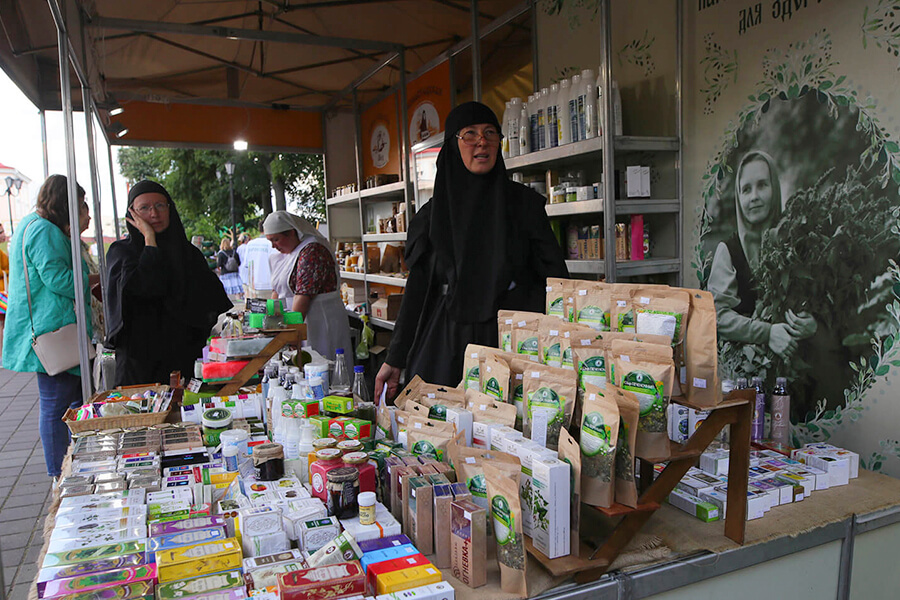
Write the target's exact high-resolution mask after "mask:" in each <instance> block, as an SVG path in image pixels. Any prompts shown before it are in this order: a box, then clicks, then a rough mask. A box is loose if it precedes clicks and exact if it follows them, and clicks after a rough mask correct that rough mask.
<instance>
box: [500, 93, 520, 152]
mask: <svg viewBox="0 0 900 600" xmlns="http://www.w3.org/2000/svg"><path fill="white" fill-rule="evenodd" d="M521 116H522V99H521V98H513V99H511V100H510V101H509V110H508V111H507V117H506V120H505V121H504V122H503V128H504V131H503V134H504V135H505V136H506V139H505V140H504V142H505V143H506V144H508V148H509V156H519V153H520V150H519V117H521Z"/></svg>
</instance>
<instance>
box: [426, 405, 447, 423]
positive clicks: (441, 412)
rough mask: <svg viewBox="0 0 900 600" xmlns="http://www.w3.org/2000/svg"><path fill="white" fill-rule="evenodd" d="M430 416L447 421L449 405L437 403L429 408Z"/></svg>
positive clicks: (430, 417)
mask: <svg viewBox="0 0 900 600" xmlns="http://www.w3.org/2000/svg"><path fill="white" fill-rule="evenodd" d="M428 418H429V419H435V420H437V421H446V420H447V407H446V406H444V405H443V404H435V405H434V406H432V407H431V408H429V409H428Z"/></svg>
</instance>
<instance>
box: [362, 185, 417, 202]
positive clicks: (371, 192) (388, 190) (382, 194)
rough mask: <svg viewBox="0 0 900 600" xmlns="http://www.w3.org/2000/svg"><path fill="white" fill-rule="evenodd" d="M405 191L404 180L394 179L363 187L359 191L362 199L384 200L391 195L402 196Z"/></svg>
mask: <svg viewBox="0 0 900 600" xmlns="http://www.w3.org/2000/svg"><path fill="white" fill-rule="evenodd" d="M405 193H406V182H405V181H395V182H394V183H388V184H385V185H379V186H377V187H373V188H368V189H363V190H361V191H360V192H359V196H360V198H362V199H363V200H367V201H369V200H386V199H388V198H391V197H402V196H403V195H404V194H405Z"/></svg>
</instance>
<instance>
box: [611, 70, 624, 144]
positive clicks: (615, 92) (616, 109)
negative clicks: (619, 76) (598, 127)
mask: <svg viewBox="0 0 900 600" xmlns="http://www.w3.org/2000/svg"><path fill="white" fill-rule="evenodd" d="M611 100H612V102H613V131H615V135H623V133H622V94H621V92H619V82H618V81H616V80H615V79H613V81H612V98H611Z"/></svg>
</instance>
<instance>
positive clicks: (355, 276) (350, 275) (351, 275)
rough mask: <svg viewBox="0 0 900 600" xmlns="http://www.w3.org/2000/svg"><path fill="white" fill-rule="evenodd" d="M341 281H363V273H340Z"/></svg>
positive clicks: (364, 275) (364, 278)
mask: <svg viewBox="0 0 900 600" xmlns="http://www.w3.org/2000/svg"><path fill="white" fill-rule="evenodd" d="M341 279H352V280H355V281H365V280H366V274H365V273H357V272H355V271H341Z"/></svg>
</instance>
